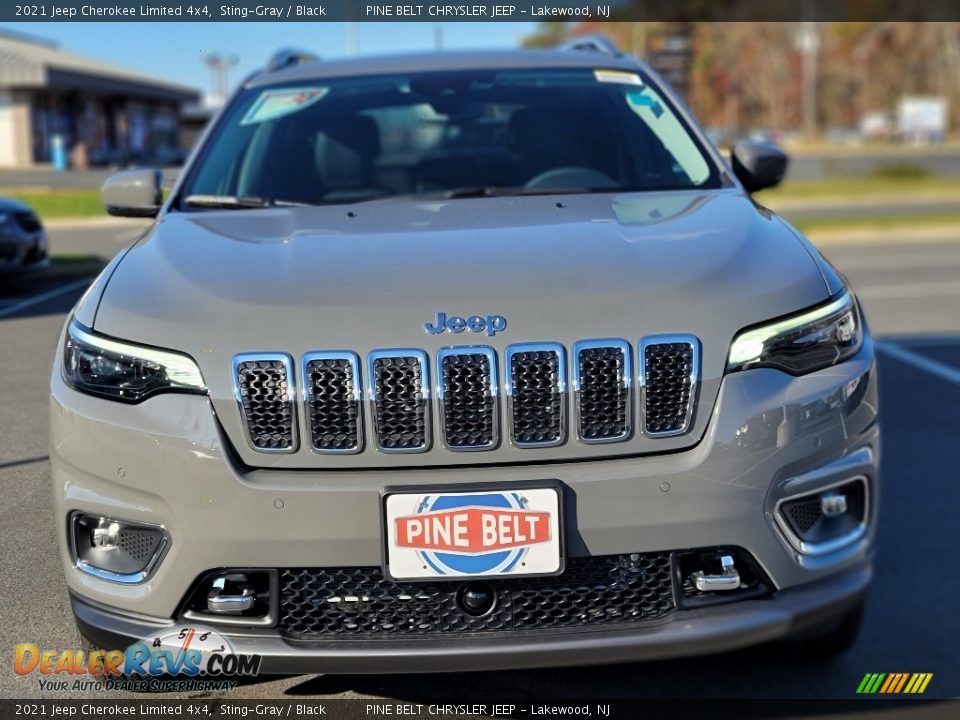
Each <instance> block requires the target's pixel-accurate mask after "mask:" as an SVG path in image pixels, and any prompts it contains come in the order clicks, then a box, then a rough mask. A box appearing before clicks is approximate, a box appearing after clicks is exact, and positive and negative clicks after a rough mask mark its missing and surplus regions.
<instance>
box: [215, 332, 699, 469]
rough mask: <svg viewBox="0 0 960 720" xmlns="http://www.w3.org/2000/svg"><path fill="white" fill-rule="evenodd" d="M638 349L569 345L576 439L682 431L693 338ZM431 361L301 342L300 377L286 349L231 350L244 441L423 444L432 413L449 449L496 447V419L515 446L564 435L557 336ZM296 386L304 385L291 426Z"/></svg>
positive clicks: (334, 447)
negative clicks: (309, 347)
mask: <svg viewBox="0 0 960 720" xmlns="http://www.w3.org/2000/svg"><path fill="white" fill-rule="evenodd" d="M635 349H637V346H634V345H631V344H630V343H629V342H627V341H625V340H620V339H611V340H584V341H580V342H577V343H575V344H574V345H573V346H572V348H571V351H570V365H571V369H570V371H569V374H570V376H571V381H572V385H573V395H574V397H573V413H574V415H573V420H572V423H571V424H572V427H573V432H571V433H570V434H571V435H573V436H574V438H573V439H574V441H575V442H580V443H585V444H592V443H615V442H624V441H626V440H629V439H630V438H631V437H632V436H633V435H634V434H637V435H643V436H645V437H650V438H659V437H670V436H674V435H682V434H684V433H687V432H689V431H690V429H691V427H692V424H693V410H694V406H695V403H696V394H697V383H698V381H699V375H700V369H699V357H700V344H699V341H698V340H697V339H696V338H695V337H692V336H688V335H682V336H681V335H671V336H654V337H649V338H644V339H643V340H641V341H640V344H639V355H635V354H634V350H635ZM435 360H436V364H435V366H434V365H432V364H431V358H429V357H428V356H427V354H426V353H425V352H424V351H423V350H418V349H399V350H375V351H373V352H371V353H370V354H369V355H368V356H367V358H366V360H365V361H364V360H362V359H361V358H360V357H358V356H357V355H356V354H355V353H353V352H348V351H336V352H310V353H307V354H306V355H304V356H303V358H302V359H301V361H300V364H299V365H298V366H297V367H298V368H299V371H300V378H299V379H298V378H295V377H294V370H293V368H294V365H293V360H292V358H290V357H289V356H287V355H284V354H278V353H274V354H253V355H238V356H237V357H236V358H234V381H235V384H236V393H237V400H238V403H239V406H240V412H241V417H242V420H243V425H244V430H245V432H246V434H247V439H248V441H249V444H250V446H251V447H253V449H255V450H257V451H259V452H285V453H291V452H296V451H297V450H298V448H299V435H300V434H301V433H302V434H303V436H304V437H305V438H307V441H306V442H305V444H306V445H308V446H309V449H310V450H312V451H314V452H319V453H359V452H363V451H364V449H365V448H366V447H369V446H370V445H373V446H374V447H375V448H376V449H377V450H379V451H381V452H387V453H422V452H427V451H429V450H430V449H431V447H432V445H433V442H432V440H433V432H434V430H433V429H432V428H433V423H434V422H436V425H437V429H436V432H437V433H439V437H440V440H441V441H442V442H441V443H440V445H442V448H443V449H444V450H447V451H484V450H487V451H489V450H493V449H495V448H497V447H499V446H500V444H501V427H505V431H504V432H505V434H506V436H507V440H508V441H509V442H510V443H511V444H512V445H514V446H515V447H520V448H546V447H553V446H557V445H562V444H563V443H565V442H567V441H568V438H567V434H568V432H567V417H568V412H569V410H568V405H569V403H570V398H569V397H568V392H567V374H568V370H567V350H566V348H565V347H564V346H563V345H560V344H557V343H525V344H518V345H511V346H509V347H508V348H507V349H506V352H505V353H504V355H503V356H502V363H501V362H500V360H501V357H499V356H498V354H497V351H496V350H494V349H493V348H491V347H487V346H474V345H468V346H461V347H446V348H442V349H441V350H439V351H438V352H437V354H436V358H435ZM361 364H363V372H361ZM434 367H435V370H432V368H434ZM431 373H432V374H431ZM298 387H302V388H303V391H302V398H301V399H300V401H301V402H303V408H302V416H303V421H302V422H303V428H302V430H300V431H298V420H297V416H298V414H300V410H299V409H298V408H297V401H296V400H295V398H297V397H298V396H297V392H299V390H297V388H298ZM635 387H637V388H639V389H638V391H637V392H634V388H635ZM501 388H503V390H502V391H501ZM431 394H435V396H436V402H435V403H434V402H433V400H432V397H431ZM365 395H366V399H367V400H366V402H365V401H364V396H365ZM501 395H502V396H504V397H506V407H505V408H501ZM638 398H639V402H638ZM367 403H368V404H367ZM365 405H366V408H367V410H368V412H364V407H365ZM434 410H435V412H436V419H435V420H434V418H433V417H432V415H433V412H434ZM638 412H639V415H638V414H637V413H638ZM501 413H502V414H501ZM365 416H368V417H365ZM635 419H636V420H635ZM365 424H366V426H367V429H366V430H365V429H364V426H365ZM365 438H366V440H365Z"/></svg>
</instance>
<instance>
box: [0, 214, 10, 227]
mask: <svg viewBox="0 0 960 720" xmlns="http://www.w3.org/2000/svg"><path fill="white" fill-rule="evenodd" d="M9 219H10V216H9V215H8V214H7V213H0V225H3V224H4V223H5V222H6V221H7V220H9Z"/></svg>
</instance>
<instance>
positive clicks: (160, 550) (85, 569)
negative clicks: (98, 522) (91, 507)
mask: <svg viewBox="0 0 960 720" xmlns="http://www.w3.org/2000/svg"><path fill="white" fill-rule="evenodd" d="M84 515H85V516H87V517H105V518H106V519H107V520H111V521H113V522H118V523H122V524H123V525H124V526H125V527H129V528H132V529H136V528H146V529H148V530H157V531H159V532H160V536H161V537H160V542H159V543H158V544H157V549H156V550H155V551H154V553H153V557H152V558H150V561H149V562H148V563H147V564H146V566H145V567H144V568H143V570H141V571H140V572H138V573H115V572H111V571H109V570H104V569H102V568H98V567H94V566H93V565H91V564H90V563H88V562H86V561H84V560H81V559H80V557H79V554H78V553H77V520H78V519H79V518H80V517H81V516H84ZM68 528H69V533H68V534H69V536H70V537H69V538H68V541H69V546H70V559H71V560H73V566H74V567H75V568H76V569H77V570H79V571H80V572H82V573H84V574H86V575H90V576H92V577H95V578H98V579H100V580H106V581H107V582H114V583H121V584H123V585H136V584H138V583H142V582H143V581H144V580H146V579H147V578H148V577H150V576H151V575H152V574H153V571H154V570H156V568H157V566H158V565H159V564H160V562H161V561H162V560H163V558H164V557H165V556H166V554H167V550H168V549H169V547H170V544H171V539H170V533H169V532H167V529H166V528H165V527H164V526H163V525H154V524H152V523H143V522H131V521H128V520H120V519H118V518H114V517H109V516H104V515H100V514H99V513H95V512H84V511H82V510H74V511H73V512H72V513H70V519H69V522H68Z"/></svg>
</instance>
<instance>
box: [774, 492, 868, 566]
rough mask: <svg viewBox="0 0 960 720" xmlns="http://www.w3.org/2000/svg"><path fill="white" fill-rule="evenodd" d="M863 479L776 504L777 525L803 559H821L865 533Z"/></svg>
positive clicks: (796, 496) (865, 517)
mask: <svg viewBox="0 0 960 720" xmlns="http://www.w3.org/2000/svg"><path fill="white" fill-rule="evenodd" d="M867 514H868V496H867V482H866V479H865V478H862V477H858V478H854V479H852V480H846V481H844V482H841V483H837V484H833V485H831V486H829V487H826V488H820V489H818V490H814V491H811V492H806V493H803V494H802V495H793V496H791V497H787V498H784V499H783V500H781V501H780V502H779V503H778V504H777V513H776V518H777V524H778V525H779V526H780V528H781V530H782V531H783V534H784V535H785V536H786V538H787V540H788V541H789V542H790V544H791V545H792V546H793V547H794V548H795V549H796V550H798V551H799V552H801V553H803V554H805V555H823V554H826V553H830V552H833V551H835V550H838V549H839V548H841V547H843V546H845V545H848V544H850V543H853V542H856V541H857V540H858V539H860V538H861V537H862V536H863V534H864V533H865V532H866V529H867Z"/></svg>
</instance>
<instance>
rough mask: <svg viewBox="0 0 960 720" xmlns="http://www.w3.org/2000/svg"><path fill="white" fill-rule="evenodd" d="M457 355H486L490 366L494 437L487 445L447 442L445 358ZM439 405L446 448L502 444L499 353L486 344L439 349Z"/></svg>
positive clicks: (481, 448) (473, 449)
mask: <svg viewBox="0 0 960 720" xmlns="http://www.w3.org/2000/svg"><path fill="white" fill-rule="evenodd" d="M455 355H484V356H486V358H487V362H488V364H489V366H490V371H489V375H488V377H487V392H488V393H489V394H490V397H492V398H493V407H492V409H491V412H492V413H493V417H492V419H491V422H492V437H491V441H490V442H489V443H487V444H486V445H459V446H456V447H454V446H451V445H450V444H449V443H448V442H447V412H446V407H445V402H446V399H445V397H444V389H443V386H444V376H443V360H444V358H447V357H450V356H455ZM436 372H437V390H436V396H437V405H438V408H439V413H440V441H441V444H442V445H443V448H444V449H445V450H450V451H451V452H481V451H484V450H493V449H495V448H496V447H498V446H499V445H500V386H499V383H498V381H497V378H498V377H499V375H498V371H497V354H496V352H494V350H493V348H491V347H488V346H486V345H459V346H457V347H445V348H441V349H440V350H438V351H437V371H436Z"/></svg>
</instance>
